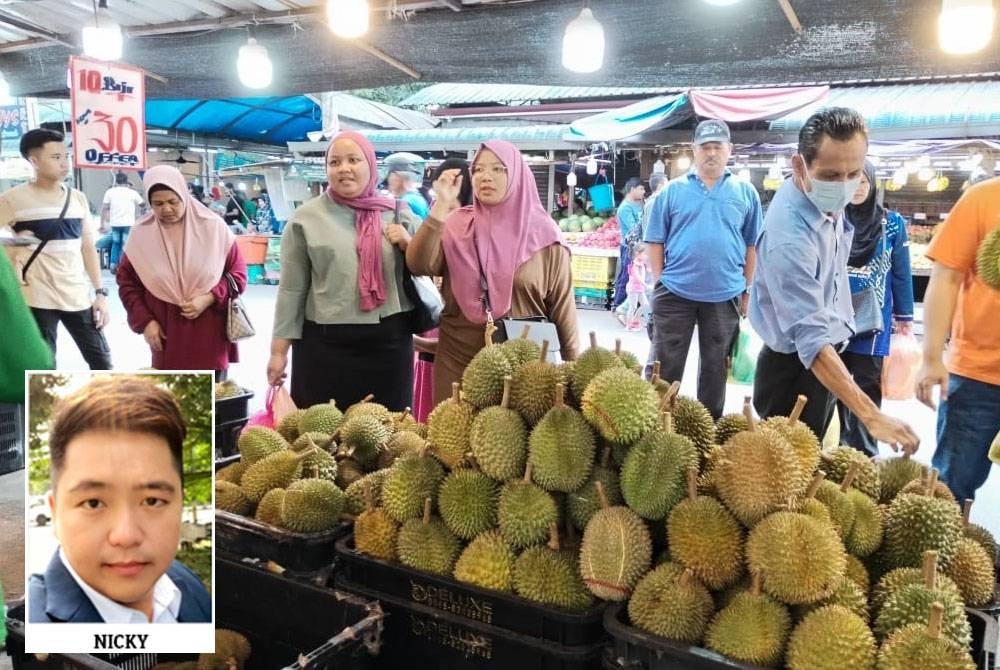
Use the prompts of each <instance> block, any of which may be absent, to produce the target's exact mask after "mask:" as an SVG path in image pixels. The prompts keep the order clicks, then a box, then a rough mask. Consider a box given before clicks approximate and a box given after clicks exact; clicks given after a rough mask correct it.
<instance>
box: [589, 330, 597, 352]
mask: <svg viewBox="0 0 1000 670" xmlns="http://www.w3.org/2000/svg"><path fill="white" fill-rule="evenodd" d="M590 348H591V349H596V348H597V331H596V330H592V331H590Z"/></svg>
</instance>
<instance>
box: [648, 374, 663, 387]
mask: <svg viewBox="0 0 1000 670" xmlns="http://www.w3.org/2000/svg"><path fill="white" fill-rule="evenodd" d="M659 381H660V373H659V371H658V370H654V371H653V374H651V375H650V376H649V383H650V384H652V385H653V386H656V384H657V382H659Z"/></svg>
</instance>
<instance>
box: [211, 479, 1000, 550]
mask: <svg viewBox="0 0 1000 670" xmlns="http://www.w3.org/2000/svg"><path fill="white" fill-rule="evenodd" d="M216 476H218V475H216ZM962 534H963V535H964V536H965V537H967V538H969V539H970V540H974V541H975V542H976V543H977V544H978V545H979V546H980V547H982V548H983V549H985V550H986V555H987V556H989V559H990V563H992V564H993V565H996V564H997V541H996V539H995V538H994V537H993V534H992V533H991V532H990V531H988V530H986V529H985V528H983V527H982V526H977V525H976V524H974V523H969V524H966V525H965V526H964V527H963V528H962Z"/></svg>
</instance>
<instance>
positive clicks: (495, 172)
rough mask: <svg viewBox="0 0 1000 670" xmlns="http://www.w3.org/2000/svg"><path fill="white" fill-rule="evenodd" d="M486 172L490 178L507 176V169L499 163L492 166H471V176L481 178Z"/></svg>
mask: <svg viewBox="0 0 1000 670" xmlns="http://www.w3.org/2000/svg"><path fill="white" fill-rule="evenodd" d="M487 172H489V173H490V176H491V177H505V176H507V168H505V167H504V166H503V165H501V164H500V163H493V164H492V165H473V166H472V176H473V177H482V176H483V175H484V174H486V173H487Z"/></svg>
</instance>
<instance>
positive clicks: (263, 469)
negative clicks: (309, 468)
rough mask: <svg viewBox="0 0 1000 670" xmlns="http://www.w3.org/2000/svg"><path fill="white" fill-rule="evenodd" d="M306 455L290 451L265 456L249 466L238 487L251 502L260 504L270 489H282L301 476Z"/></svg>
mask: <svg viewBox="0 0 1000 670" xmlns="http://www.w3.org/2000/svg"><path fill="white" fill-rule="evenodd" d="M306 455H308V454H307V453H301V454H297V453H295V452H294V451H292V450H290V449H286V450H285V451H279V452H277V453H274V454H271V455H270V456H265V457H264V458H262V459H261V460H259V461H257V462H256V463H254V464H253V465H250V466H249V467H248V468H247V469H246V472H244V473H243V477H242V478H241V479H240V486H242V487H243V491H244V492H245V493H246V494H247V497H248V498H249V499H250V500H251V501H252V502H255V503H257V502H260V499H261V498H263V497H264V494H265V493H267V492H268V491H270V490H271V489H283V488H286V487H287V486H288V485H289V484H291V483H292V482H293V481H295V480H296V479H298V478H299V476H300V475H301V474H302V461H303V459H305V457H306Z"/></svg>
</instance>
